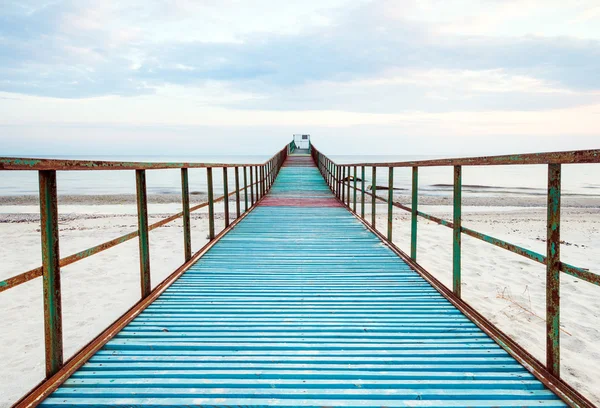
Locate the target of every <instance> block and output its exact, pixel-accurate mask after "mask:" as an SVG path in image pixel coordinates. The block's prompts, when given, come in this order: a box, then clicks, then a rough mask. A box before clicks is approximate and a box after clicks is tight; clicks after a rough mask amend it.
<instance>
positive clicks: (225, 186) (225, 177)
mask: <svg viewBox="0 0 600 408" xmlns="http://www.w3.org/2000/svg"><path fill="white" fill-rule="evenodd" d="M227 173H228V172H227V167H223V197H224V199H223V209H224V211H225V228H227V227H229V179H228V175H227Z"/></svg>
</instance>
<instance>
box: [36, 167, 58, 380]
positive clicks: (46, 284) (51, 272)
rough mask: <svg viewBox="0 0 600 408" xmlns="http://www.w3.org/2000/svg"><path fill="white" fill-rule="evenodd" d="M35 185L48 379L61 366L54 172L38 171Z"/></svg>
mask: <svg viewBox="0 0 600 408" xmlns="http://www.w3.org/2000/svg"><path fill="white" fill-rule="evenodd" d="M39 185H40V187H39V188H40V220H41V222H40V226H41V231H42V276H43V290H44V345H45V355H46V378H50V377H51V376H53V375H54V374H55V373H56V372H57V371H58V370H59V369H60V368H61V367H62V365H63V339H62V336H63V335H62V301H61V289H60V265H59V260H60V252H59V241H58V200H57V197H56V171H55V170H41V171H40V172H39Z"/></svg>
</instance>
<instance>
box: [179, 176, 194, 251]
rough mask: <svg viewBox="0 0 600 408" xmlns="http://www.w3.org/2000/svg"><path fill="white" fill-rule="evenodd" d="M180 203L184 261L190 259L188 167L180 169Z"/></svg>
mask: <svg viewBox="0 0 600 408" xmlns="http://www.w3.org/2000/svg"><path fill="white" fill-rule="evenodd" d="M181 204H182V206H183V255H184V258H185V261H186V262H187V261H189V260H190V259H192V228H191V223H190V189H189V183H188V169H186V168H182V169H181Z"/></svg>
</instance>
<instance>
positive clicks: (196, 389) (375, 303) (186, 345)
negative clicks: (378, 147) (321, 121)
mask: <svg viewBox="0 0 600 408" xmlns="http://www.w3.org/2000/svg"><path fill="white" fill-rule="evenodd" d="M286 164H287V165H286V166H285V167H284V168H282V170H281V172H280V173H279V176H278V178H277V180H276V181H275V184H274V186H273V189H272V190H271V192H270V193H269V195H268V196H267V197H266V198H265V199H264V200H263V201H262V202H261V205H260V206H259V207H258V208H256V209H255V210H254V211H252V212H251V213H250V214H248V216H247V217H246V218H245V219H244V220H242V221H241V222H240V223H239V224H238V225H237V226H236V227H235V228H234V229H233V230H232V231H230V232H229V233H228V234H227V235H225V236H224V237H223V238H222V239H221V240H220V241H219V242H218V243H217V244H216V245H215V246H214V247H213V248H212V249H211V250H210V251H209V252H208V253H207V254H206V255H205V256H204V257H202V258H201V259H200V260H199V261H198V262H197V263H196V264H195V265H194V266H193V267H192V268H191V269H189V270H188V271H187V272H186V273H185V274H184V275H183V276H182V277H181V278H180V279H179V280H177V281H176V282H175V283H174V284H173V285H172V286H171V287H169V288H168V289H167V290H166V291H165V293H164V294H162V295H161V296H160V297H159V298H158V300H156V301H155V302H154V303H153V304H152V305H150V306H149V307H148V308H147V309H146V310H145V311H143V312H142V313H141V314H140V315H139V316H138V317H137V318H136V319H135V320H134V321H133V322H131V323H130V324H129V325H128V326H127V327H125V329H123V330H122V331H121V332H120V333H119V334H118V335H117V336H116V337H114V338H113V339H112V340H111V341H109V342H108V343H107V344H106V345H105V346H104V347H103V348H102V349H101V350H100V351H99V352H97V353H96V354H95V355H94V356H93V357H92V358H91V359H90V360H89V361H88V362H87V363H86V364H85V365H84V366H83V367H82V368H80V369H79V370H78V371H77V372H76V373H75V374H73V375H72V377H71V378H70V379H68V380H67V381H66V382H65V383H64V384H63V385H62V386H61V387H60V388H59V389H58V390H57V391H55V392H54V394H52V395H51V396H50V397H49V398H48V399H46V400H45V401H44V403H43V406H45V407H51V406H61V407H66V406H73V407H75V406H77V407H79V406H86V407H96V406H97V407H100V406H103V407H107V406H128V407H142V406H143V407H159V406H160V407H166V406H211V407H217V406H218V407H233V406H248V407H259V406H270V407H315V408H317V407H331V406H343V407H373V408H376V407H403V406H415V407H416V406H426V407H465V406H473V407H490V406H495V407H500V406H519V407H521V406H532V407H533V406H535V407H546V406H553V407H555V406H565V404H564V403H563V402H562V401H561V400H559V399H558V398H557V397H556V396H555V395H554V394H553V393H552V392H550V391H549V390H547V389H546V388H545V387H544V386H543V384H542V383H541V382H539V381H538V380H537V379H535V377H533V376H532V375H531V374H530V373H529V372H528V371H527V370H526V369H525V368H523V367H522V366H521V365H520V364H519V363H517V362H516V361H515V360H514V359H513V358H512V357H510V356H509V355H508V354H507V353H506V352H505V351H504V350H502V349H501V348H500V347H499V346H498V345H497V344H496V343H494V341H492V339H491V338H489V337H488V336H487V335H486V334H484V333H483V332H482V331H481V330H480V329H479V328H477V326H475V325H474V324H473V323H472V322H471V321H470V320H469V319H467V318H466V317H465V316H464V315H462V314H461V313H460V312H459V311H458V310H457V309H455V308H454V307H453V306H452V305H451V304H450V303H449V302H448V301H447V300H446V299H445V298H444V297H442V296H441V295H440V294H439V293H438V292H437V291H435V290H434V289H433V288H432V287H431V286H430V285H429V284H428V283H427V282H426V281H425V280H423V279H422V278H421V277H420V276H419V275H418V274H417V273H415V272H413V271H412V270H411V269H410V268H409V267H408V265H406V264H405V263H404V262H403V261H402V260H401V259H400V258H398V257H397V256H396V255H395V254H394V253H393V252H392V251H391V250H390V249H388V248H387V247H386V246H385V245H384V244H383V243H382V242H381V241H380V240H379V239H378V238H377V237H376V236H375V235H374V234H373V233H371V232H370V231H369V230H367V229H366V228H365V227H364V226H363V225H362V223H361V222H359V221H358V220H357V219H356V218H355V217H354V216H353V215H352V214H350V213H349V212H348V211H347V210H346V209H344V208H343V207H341V206H340V205H339V203H338V201H337V200H336V199H334V197H333V195H332V194H331V192H330V191H329V189H328V188H327V185H326V184H325V182H324V180H323V178H322V176H321V175H320V173H319V172H318V170H317V169H316V168H315V167H314V164H313V163H312V159H311V158H310V157H309V156H302V155H293V156H290V157H289V158H288V161H287V163H286Z"/></svg>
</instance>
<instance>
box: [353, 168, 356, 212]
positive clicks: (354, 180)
mask: <svg viewBox="0 0 600 408" xmlns="http://www.w3.org/2000/svg"><path fill="white" fill-rule="evenodd" d="M352 181H353V182H354V212H356V166H354V179H353V180H352Z"/></svg>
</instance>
